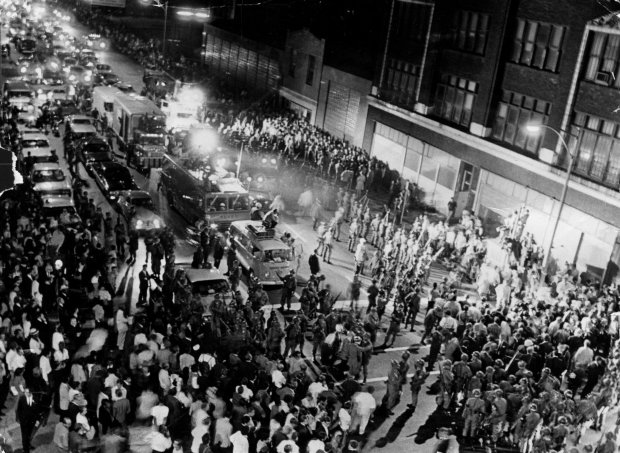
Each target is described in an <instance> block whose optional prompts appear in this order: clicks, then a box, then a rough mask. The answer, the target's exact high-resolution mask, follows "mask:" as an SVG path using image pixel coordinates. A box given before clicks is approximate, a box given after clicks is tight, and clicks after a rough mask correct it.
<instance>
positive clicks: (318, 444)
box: [308, 439, 325, 453]
mask: <svg viewBox="0 0 620 453" xmlns="http://www.w3.org/2000/svg"><path fill="white" fill-rule="evenodd" d="M319 450H323V451H325V442H323V441H322V440H319V439H312V440H311V441H310V442H308V453H316V452H317V451H319Z"/></svg>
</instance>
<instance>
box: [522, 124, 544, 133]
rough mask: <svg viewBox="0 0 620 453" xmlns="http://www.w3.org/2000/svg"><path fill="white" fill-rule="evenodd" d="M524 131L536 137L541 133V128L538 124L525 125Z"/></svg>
mask: <svg viewBox="0 0 620 453" xmlns="http://www.w3.org/2000/svg"><path fill="white" fill-rule="evenodd" d="M525 130H526V132H527V133H528V134H530V135H537V134H540V132H541V131H542V126H541V125H540V124H527V125H526V126H525Z"/></svg>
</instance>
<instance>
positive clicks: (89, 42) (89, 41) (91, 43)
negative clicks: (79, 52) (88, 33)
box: [86, 39, 93, 47]
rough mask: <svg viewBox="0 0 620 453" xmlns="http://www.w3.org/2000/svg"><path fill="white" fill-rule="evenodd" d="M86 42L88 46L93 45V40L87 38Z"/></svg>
mask: <svg viewBox="0 0 620 453" xmlns="http://www.w3.org/2000/svg"><path fill="white" fill-rule="evenodd" d="M86 44H88V47H90V46H92V45H93V42H92V41H91V40H90V39H89V40H88V41H87V42H86Z"/></svg>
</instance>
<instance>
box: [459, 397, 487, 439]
mask: <svg viewBox="0 0 620 453" xmlns="http://www.w3.org/2000/svg"><path fill="white" fill-rule="evenodd" d="M480 396H481V393H480V389H474V390H473V392H472V396H471V397H470V398H468V399H467V401H466V402H465V410H464V411H463V418H464V419H465V424H464V425H463V439H464V440H465V441H468V440H473V439H475V438H476V436H477V435H478V427H479V426H480V422H481V421H482V418H483V417H484V414H485V411H486V403H485V402H484V400H483V399H482V398H481V397H480Z"/></svg>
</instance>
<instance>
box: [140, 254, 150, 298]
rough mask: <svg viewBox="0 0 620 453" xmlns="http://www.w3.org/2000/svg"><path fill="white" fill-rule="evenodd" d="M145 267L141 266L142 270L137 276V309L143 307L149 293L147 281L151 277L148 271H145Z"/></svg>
mask: <svg viewBox="0 0 620 453" xmlns="http://www.w3.org/2000/svg"><path fill="white" fill-rule="evenodd" d="M146 268H147V265H146V264H144V265H143V266H142V270H141V271H140V273H139V274H138V279H139V280H140V294H139V295H138V307H142V306H145V305H146V304H147V302H148V299H147V296H148V291H149V281H150V279H151V276H150V274H149V271H148V270H147V269H146Z"/></svg>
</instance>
